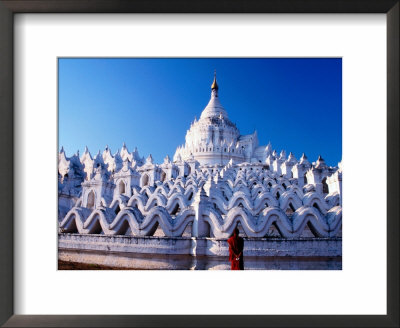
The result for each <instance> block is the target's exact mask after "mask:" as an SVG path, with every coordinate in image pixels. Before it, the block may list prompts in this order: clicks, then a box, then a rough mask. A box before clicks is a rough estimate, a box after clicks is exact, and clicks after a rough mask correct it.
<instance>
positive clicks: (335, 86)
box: [58, 58, 342, 165]
mask: <svg viewBox="0 0 400 328" xmlns="http://www.w3.org/2000/svg"><path fill="white" fill-rule="evenodd" d="M214 69H216V71H217V80H218V85H219V97H220V101H221V103H222V105H223V106H224V107H225V109H226V110H227V112H228V116H229V118H230V119H231V121H233V122H234V123H236V125H237V127H238V128H239V130H240V132H241V134H249V133H252V132H253V131H254V129H256V130H257V133H258V138H259V141H260V145H266V144H268V142H269V141H270V142H271V144H272V147H273V148H274V149H276V150H277V151H278V152H280V151H281V150H282V149H285V150H286V151H287V153H289V152H290V151H291V152H293V153H294V155H295V156H296V157H297V158H300V156H301V154H302V153H303V152H305V153H306V155H307V157H308V158H309V160H310V161H315V160H316V159H317V157H318V155H319V154H321V155H322V157H323V158H324V159H325V160H326V162H327V164H328V165H336V164H337V163H338V162H339V161H340V160H341V157H342V61H341V59H335V58H309V59H302V58H298V59H295V58H281V59H278V58H277V59H273V58H242V59H240V58H224V59H223V58H198V59H197V58H193V59H189V58H185V59H182V58H176V59H161V58H153V59H151V58H146V59H139V58H120V59H111V58H108V59H100V58H99V59H93V58H87V59H86V58H85V59H77V58H62V59H59V76H58V78H59V80H58V81H59V147H60V148H61V146H64V149H65V151H66V153H67V156H71V155H72V154H73V153H75V152H76V151H77V150H79V151H80V153H81V154H82V152H83V150H84V148H85V146H86V145H87V146H88V148H89V150H90V152H91V154H92V155H95V154H96V153H97V152H98V150H101V151H103V150H104V148H105V146H106V145H108V146H109V147H110V148H111V150H112V152H113V153H115V152H116V151H117V150H118V148H121V146H122V144H123V142H125V143H126V145H127V147H128V150H129V151H132V150H133V149H134V148H135V146H136V147H137V148H138V151H139V154H140V155H141V156H145V157H147V156H148V155H149V154H150V153H151V154H152V156H153V158H154V160H155V161H156V162H161V161H162V160H163V158H164V157H165V155H167V154H168V155H169V156H170V157H171V158H172V156H173V155H174V153H175V149H176V147H177V146H178V145H181V144H183V143H184V141H185V135H186V131H187V129H188V128H189V127H190V123H191V122H192V121H193V120H194V117H197V118H199V117H200V114H201V112H202V110H203V109H204V107H205V106H206V105H207V103H208V100H209V98H210V91H211V90H210V85H211V83H212V80H213V74H214Z"/></svg>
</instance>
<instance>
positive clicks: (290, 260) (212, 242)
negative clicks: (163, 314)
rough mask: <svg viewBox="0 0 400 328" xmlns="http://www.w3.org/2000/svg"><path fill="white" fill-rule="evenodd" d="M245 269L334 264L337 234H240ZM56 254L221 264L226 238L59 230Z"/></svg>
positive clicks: (105, 261) (337, 264)
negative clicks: (310, 236) (85, 232)
mask: <svg viewBox="0 0 400 328" xmlns="http://www.w3.org/2000/svg"><path fill="white" fill-rule="evenodd" d="M244 240H245V249H244V260H245V269H252V270H254V269H272V270H274V269H275V270H278V269H284V270H285V269H291V270H296V269H298V270H307V269H312V270H327V269H329V270H335V269H336V270H337V269H339V270H340V269H341V265H342V264H341V263H342V258H341V254H342V239H341V238H329V239H328V238H295V239H294V238H293V239H286V238H244ZM59 259H60V260H63V261H71V262H79V263H96V264H102V265H107V266H113V267H121V268H122V267H125V268H132V269H170V270H172V269H174V270H176V269H178V270H179V269H181V270H187V269H196V270H198V269H200V270H202V269H205V270H208V269H211V270H213V269H214V270H215V269H218V270H221V269H222V270H224V269H225V270H227V269H229V268H230V263H229V261H228V244H227V241H226V239H217V238H195V237H187V238H184V237H149V236H147V237H132V236H106V235H90V234H87V235H82V234H63V233H60V234H59Z"/></svg>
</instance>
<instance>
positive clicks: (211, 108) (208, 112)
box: [200, 72, 228, 119]
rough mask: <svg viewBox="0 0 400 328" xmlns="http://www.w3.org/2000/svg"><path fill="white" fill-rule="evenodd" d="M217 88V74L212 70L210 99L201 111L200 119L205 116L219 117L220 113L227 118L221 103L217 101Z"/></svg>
mask: <svg viewBox="0 0 400 328" xmlns="http://www.w3.org/2000/svg"><path fill="white" fill-rule="evenodd" d="M218 89H219V87H218V84H217V76H216V73H215V72H214V81H213V83H212V85H211V99H210V101H209V102H208V104H207V106H206V108H204V110H203V112H202V113H201V116H200V119H204V118H207V117H219V116H220V115H222V117H223V118H228V114H227V113H226V111H225V108H224V107H222V105H221V103H220V102H219V98H218Z"/></svg>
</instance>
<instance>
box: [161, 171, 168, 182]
mask: <svg viewBox="0 0 400 328" xmlns="http://www.w3.org/2000/svg"><path fill="white" fill-rule="evenodd" d="M166 177H167V175H166V174H165V172H164V171H161V176H160V181H161V182H164V181H165V178H166Z"/></svg>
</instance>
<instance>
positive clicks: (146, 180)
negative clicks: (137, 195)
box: [142, 174, 149, 187]
mask: <svg viewBox="0 0 400 328" xmlns="http://www.w3.org/2000/svg"><path fill="white" fill-rule="evenodd" d="M148 184H149V176H148V175H147V174H145V175H144V176H143V180H142V186H143V187H145V186H147V185H148Z"/></svg>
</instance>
